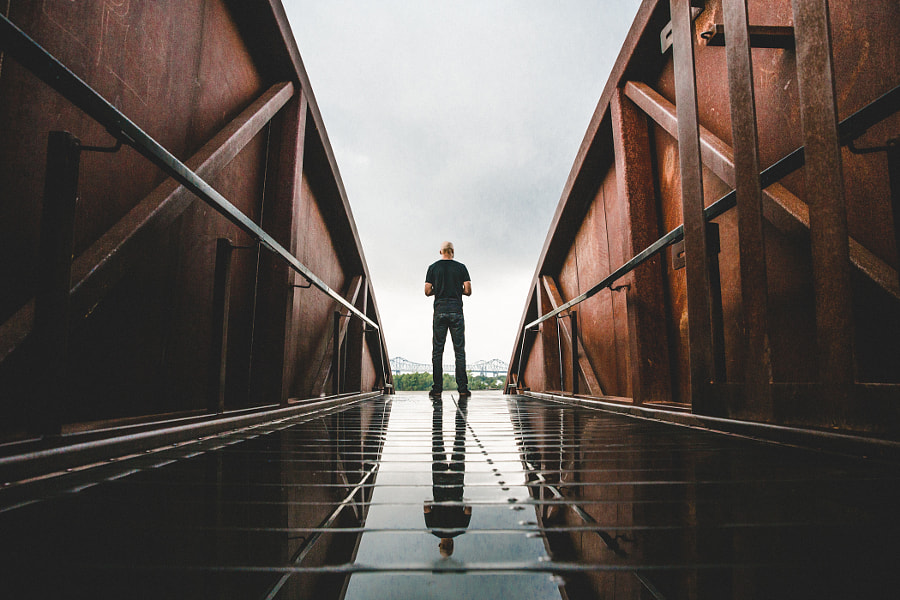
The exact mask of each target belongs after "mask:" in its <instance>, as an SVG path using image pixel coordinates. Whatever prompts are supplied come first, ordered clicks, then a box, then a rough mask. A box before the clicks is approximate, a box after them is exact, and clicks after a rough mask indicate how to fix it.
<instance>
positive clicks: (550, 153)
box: [284, 0, 640, 362]
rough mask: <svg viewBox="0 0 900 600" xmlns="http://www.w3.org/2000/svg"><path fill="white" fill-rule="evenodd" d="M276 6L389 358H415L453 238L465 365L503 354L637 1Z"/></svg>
mask: <svg viewBox="0 0 900 600" xmlns="http://www.w3.org/2000/svg"><path fill="white" fill-rule="evenodd" d="M284 4H285V8H286V9H287V12H288V17H289V19H290V21H291V25H292V28H293V30H294V34H295V36H296V38H297V43H298V46H299V48H300V52H301V54H302V56H303V61H304V64H305V65H306V68H307V71H308V72H309V75H310V80H311V82H312V85H313V90H314V92H315V94H316V98H317V100H318V103H319V107H320V109H321V111H322V115H323V118H324V120H325V126H326V128H327V129H328V135H329V138H330V139H331V142H332V146H333V148H334V152H335V156H336V158H337V162H338V166H339V168H340V170H341V176H342V178H343V179H344V184H345V187H346V189H347V193H348V197H349V199H350V204H351V206H352V209H353V213H354V216H355V218H356V221H357V227H358V229H359V232H360V237H361V239H362V242H363V247H364V251H365V253H366V258H367V260H368V263H369V268H370V272H371V274H372V278H373V283H374V285H375V294H376V297H377V299H378V303H379V308H380V309H381V313H382V318H383V320H384V326H385V331H386V336H387V340H388V347H389V350H390V352H391V355H392V356H397V355H402V356H406V357H407V358H410V359H413V360H417V361H423V362H426V361H427V360H428V355H429V353H430V333H429V331H430V327H429V321H430V317H429V314H430V301H429V300H427V299H425V297H424V296H423V295H422V291H421V286H422V281H424V273H425V268H426V267H427V265H428V264H429V263H431V262H432V261H433V260H436V259H437V258H438V256H437V248H438V244H439V243H440V242H441V240H443V239H451V240H453V241H454V243H455V244H456V246H457V258H459V260H461V261H463V262H465V263H466V264H467V265H468V266H469V268H470V272H471V274H472V278H473V284H474V286H475V295H473V296H472V298H471V299H468V300H467V305H466V306H467V308H466V317H467V321H468V323H469V327H468V350H469V352H468V353H469V356H470V357H471V358H494V357H499V358H503V359H508V358H509V354H510V352H511V350H512V348H511V344H512V340H513V338H514V336H515V327H516V326H517V325H518V320H519V317H520V315H521V311H522V305H523V303H524V295H525V293H526V291H527V286H528V284H529V282H530V278H531V275H532V273H533V270H534V267H535V264H536V262H537V259H538V255H539V253H540V249H541V247H542V245H543V242H544V238H545V237H546V234H547V228H548V226H549V223H550V219H551V217H552V215H553V211H554V210H555V208H556V205H557V203H558V201H559V197H560V194H561V192H562V189H563V186H564V184H565V181H566V178H567V177H568V174H569V170H570V168H571V165H572V163H573V161H574V158H575V154H576V152H577V150H578V146H579V145H580V143H581V140H582V138H583V136H584V132H585V130H586V128H587V125H588V122H589V120H590V117H591V115H592V113H593V110H594V108H595V106H596V103H597V101H598V99H599V97H600V93H601V92H602V90H603V86H604V84H605V83H606V79H607V77H608V73H609V70H610V68H611V67H612V64H613V62H614V61H615V58H616V56H617V54H618V50H619V47H620V46H621V43H622V41H623V40H624V37H625V33H626V32H627V30H628V27H629V26H630V24H631V21H632V19H633V17H634V13H635V12H636V10H637V7H638V5H639V4H640V2H639V1H638V0H627V1H618V2H612V1H602V0H595V1H593V2H589V1H560V2H554V3H549V2H544V1H537V0H481V1H476V0H454V1H437V0H434V1H424V0H423V1H418V2H414V1H412V0H388V1H384V0H382V1H378V2H372V1H368V2H366V1H363V0H338V1H331V0H329V1H328V2H323V1H321V0H284ZM476 328H477V330H476Z"/></svg>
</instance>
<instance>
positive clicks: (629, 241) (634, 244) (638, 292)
mask: <svg viewBox="0 0 900 600" xmlns="http://www.w3.org/2000/svg"><path fill="white" fill-rule="evenodd" d="M610 115H611V120H612V128H613V147H614V152H615V157H616V183H617V186H618V190H619V192H618V194H619V198H620V199H621V200H623V203H624V207H625V211H626V227H625V236H624V238H625V239H624V242H623V245H624V255H625V256H635V255H637V254H639V253H640V252H642V251H643V250H644V248H646V247H647V246H649V245H651V244H652V243H654V242H655V241H656V240H657V238H658V237H659V215H658V211H657V208H656V190H655V189H654V185H653V180H654V172H653V157H652V150H651V145H650V134H649V131H650V129H649V126H648V123H647V115H646V113H644V112H643V111H642V110H640V109H639V108H638V107H637V106H635V105H634V103H633V102H631V100H629V99H628V97H627V96H626V95H625V92H624V90H622V89H618V90H616V92H615V93H614V94H613V95H612V98H611V99H610ZM625 281H628V289H627V291H626V292H625V302H626V310H627V315H628V351H629V359H630V360H629V367H630V368H629V370H630V371H631V390H632V401H633V402H634V404H636V405H640V404H642V403H643V402H646V401H648V400H651V399H652V400H662V401H667V400H670V399H671V397H672V388H671V383H670V379H671V373H670V372H669V364H670V363H669V344H668V331H667V328H666V319H667V304H668V300H667V299H666V293H665V286H664V278H663V269H662V261H661V258H660V257H655V258H652V259H650V261H648V263H647V264H646V265H643V266H642V267H640V268H637V269H635V270H634V271H632V272H631V274H630V275H629V278H628V279H627V280H625Z"/></svg>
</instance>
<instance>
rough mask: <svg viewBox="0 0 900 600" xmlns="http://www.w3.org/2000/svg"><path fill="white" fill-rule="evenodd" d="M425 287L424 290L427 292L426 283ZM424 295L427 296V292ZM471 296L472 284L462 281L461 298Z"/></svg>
mask: <svg viewBox="0 0 900 600" xmlns="http://www.w3.org/2000/svg"><path fill="white" fill-rule="evenodd" d="M425 286H426V288H425V289H426V290H427V289H428V287H427V286H428V284H427V283H426V284H425ZM425 294H426V295H427V294H428V292H427V291H426V292H425ZM471 295H472V282H471V281H463V296H471Z"/></svg>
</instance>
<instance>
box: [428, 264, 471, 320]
mask: <svg viewBox="0 0 900 600" xmlns="http://www.w3.org/2000/svg"><path fill="white" fill-rule="evenodd" d="M469 280H470V278H469V270H468V269H467V268H466V266H465V265H464V264H462V263H461V262H457V261H455V260H453V259H444V258H442V259H441V260H438V261H435V262H434V263H432V264H431V266H429V267H428V272H427V273H426V275H425V281H426V282H427V283H430V284H431V285H432V286H433V287H434V307H435V308H442V309H455V310H459V311H460V312H461V311H462V296H463V283H465V282H466V281H469Z"/></svg>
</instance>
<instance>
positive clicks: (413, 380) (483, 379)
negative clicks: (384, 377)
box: [394, 373, 504, 392]
mask: <svg viewBox="0 0 900 600" xmlns="http://www.w3.org/2000/svg"><path fill="white" fill-rule="evenodd" d="M468 375H469V389H470V390H502V389H503V380H504V378H503V377H488V376H485V375H472V374H471V373H469V374H468ZM431 383H432V378H431V373H403V374H402V375H394V389H396V390H398V391H401V392H414V391H423V390H430V389H431ZM455 389H456V378H455V377H454V376H453V375H452V374H450V373H444V390H455Z"/></svg>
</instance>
